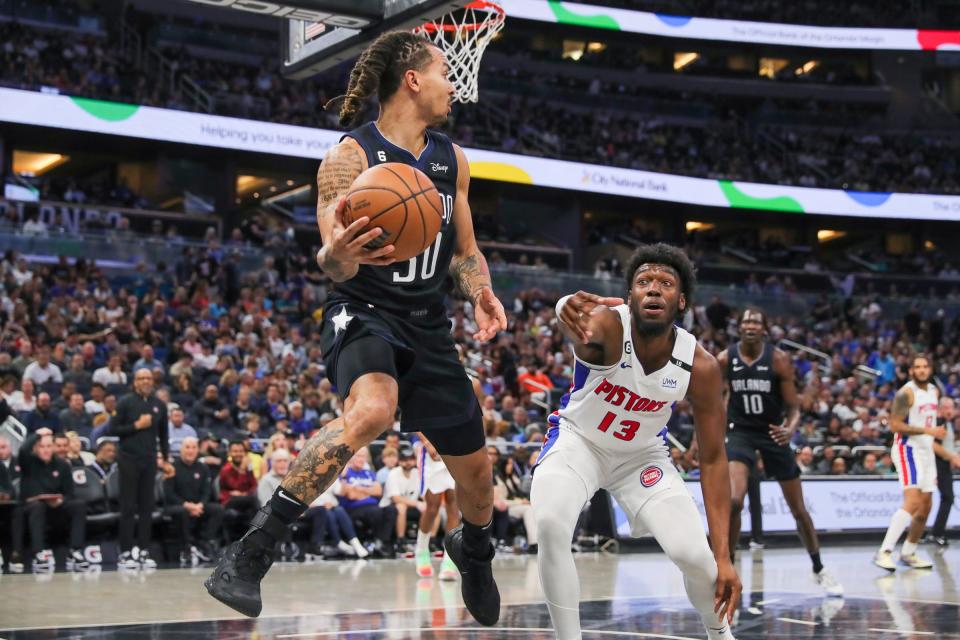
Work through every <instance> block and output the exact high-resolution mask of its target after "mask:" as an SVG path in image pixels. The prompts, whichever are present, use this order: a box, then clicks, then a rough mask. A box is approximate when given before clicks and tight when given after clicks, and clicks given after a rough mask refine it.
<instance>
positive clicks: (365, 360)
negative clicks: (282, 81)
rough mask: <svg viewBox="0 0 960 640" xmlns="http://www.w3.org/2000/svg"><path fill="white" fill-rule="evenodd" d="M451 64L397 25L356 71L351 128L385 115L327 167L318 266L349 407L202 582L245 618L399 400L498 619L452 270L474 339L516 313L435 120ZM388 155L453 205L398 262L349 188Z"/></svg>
mask: <svg viewBox="0 0 960 640" xmlns="http://www.w3.org/2000/svg"><path fill="white" fill-rule="evenodd" d="M449 72H450V68H449V65H448V64H447V61H446V59H445V58H444V55H443V53H442V52H441V51H440V49H438V48H437V47H436V46H434V45H433V44H432V43H430V42H429V41H428V40H426V39H425V38H422V37H420V36H417V35H414V34H412V33H410V32H408V31H393V32H388V33H384V34H383V35H381V36H380V37H378V38H377V39H376V40H375V41H374V42H373V43H372V44H371V45H370V46H369V47H367V49H366V50H365V51H364V52H363V53H362V54H361V55H360V57H359V59H358V60H357V62H356V64H355V65H354V67H353V70H352V71H351V73H350V81H349V85H348V87H347V91H346V95H345V96H343V101H342V105H341V107H340V122H341V124H342V125H343V126H345V127H349V126H355V125H357V124H358V122H359V120H360V118H361V117H362V116H363V112H364V110H365V107H366V105H367V102H368V100H369V99H371V98H372V97H373V96H374V94H376V96H377V98H378V99H379V104H380V114H379V117H378V119H377V120H376V122H369V123H367V124H363V125H361V126H358V127H357V128H355V129H353V130H351V131H350V132H349V133H347V134H346V135H345V136H344V137H343V138H342V139H341V141H340V143H339V144H337V145H335V146H334V147H333V148H331V149H330V151H329V152H328V153H327V155H326V157H325V158H324V160H323V163H322V164H321V165H320V169H319V172H318V174H317V183H318V187H319V198H318V202H317V222H318V224H319V227H320V234H321V236H322V238H323V247H322V249H321V250H320V252H319V253H318V254H317V262H318V263H319V265H320V267H321V269H323V271H324V273H325V274H326V275H328V276H329V277H330V278H331V279H332V280H333V281H334V283H335V284H334V286H333V290H332V291H331V293H330V295H329V297H328V299H327V301H326V303H325V305H324V313H323V325H322V327H321V340H320V341H321V350H322V352H323V354H324V360H325V363H326V367H327V375H328V377H329V378H330V379H331V381H333V382H334V384H335V385H336V387H337V391H338V393H339V394H340V395H341V396H342V397H343V398H344V413H343V415H342V416H340V417H339V418H337V419H336V420H334V421H332V422H330V423H329V424H327V425H326V426H325V427H324V428H323V429H322V430H321V431H320V432H319V433H318V434H317V435H315V436H314V437H313V438H311V439H310V440H309V442H308V443H307V445H306V446H305V447H304V448H303V451H301V453H300V455H299V456H298V457H297V459H296V461H295V462H294V464H293V465H292V467H291V469H290V472H289V473H288V474H287V475H286V477H284V479H283V482H282V483H281V485H280V487H278V488H277V490H276V492H275V493H274V495H273V497H272V498H271V499H270V502H269V503H268V504H266V505H264V506H263V507H262V508H261V509H260V511H259V512H258V514H257V515H256V517H254V519H253V521H252V522H251V524H250V529H249V530H248V531H247V533H246V534H245V535H244V536H243V537H242V538H241V539H240V540H239V541H237V542H235V543H234V544H232V545H231V546H230V547H229V548H228V550H227V552H226V553H225V554H224V557H223V558H222V560H221V562H220V564H219V565H218V566H217V568H216V569H215V570H214V572H213V575H211V576H210V577H209V578H208V579H207V581H206V582H205V586H206V587H207V591H208V592H209V593H210V594H211V595H212V596H213V597H215V598H217V599H218V600H220V601H221V602H223V603H225V604H227V605H228V606H230V607H232V608H234V609H236V610H237V611H239V612H240V613H243V614H245V615H248V616H257V615H259V614H260V611H261V608H262V602H261V598H260V581H261V580H262V579H263V577H264V575H266V573H267V571H268V570H269V569H270V566H271V565H272V563H273V553H272V549H273V546H274V542H275V541H276V540H279V539H282V538H283V536H284V534H285V532H286V530H287V527H288V526H289V525H290V523H292V522H293V521H295V520H296V519H297V518H298V517H299V516H300V515H301V514H303V512H304V511H306V509H307V505H309V504H310V503H311V502H312V501H313V500H314V498H316V496H317V495H318V494H320V493H321V492H322V491H323V490H324V489H326V488H327V486H329V485H330V484H331V483H333V481H334V480H335V479H336V478H337V476H338V475H339V474H340V471H341V470H342V469H343V467H344V465H346V463H347V461H348V460H350V458H351V457H352V456H353V455H354V453H355V452H356V451H357V450H358V449H359V448H361V447H363V446H365V445H367V444H368V443H369V442H371V441H372V440H374V439H375V438H376V437H377V436H378V435H380V434H381V433H383V431H385V430H386V429H387V428H389V427H390V426H391V425H392V424H393V422H394V418H395V416H396V413H397V409H398V408H399V409H400V411H401V429H402V430H404V431H422V432H424V433H426V434H427V436H428V437H429V438H430V441H431V443H433V446H434V447H435V448H436V449H437V451H438V452H439V453H440V455H441V456H443V459H444V463H445V464H446V466H447V468H448V469H450V473H451V474H452V475H453V477H454V478H455V479H456V481H457V498H458V501H457V502H458V504H459V506H460V510H461V511H462V524H461V526H460V527H458V528H457V529H455V530H454V531H452V532H450V533H449V534H448V535H447V537H446V539H445V540H444V546H445V548H446V550H447V552H448V553H449V554H450V556H451V558H452V559H453V561H454V563H456V565H457V567H458V569H459V571H460V573H461V576H462V580H461V585H460V588H461V594H462V596H463V599H464V604H465V605H466V607H467V609H468V610H469V611H470V613H471V614H472V615H473V617H474V618H475V619H476V620H477V622H479V623H481V624H484V625H492V624H495V623H496V622H497V620H498V619H499V615H500V594H499V591H498V589H497V585H496V582H495V581H494V578H493V571H492V560H493V556H494V551H495V549H494V546H493V544H492V542H491V539H490V538H491V535H490V534H491V531H490V529H491V526H490V525H491V524H492V517H493V485H492V482H491V478H492V470H491V466H490V461H489V459H488V458H487V455H486V451H485V449H484V444H485V441H486V440H485V437H484V432H483V422H482V413H481V410H480V406H479V404H478V403H477V399H476V397H475V396H474V395H473V389H472V387H471V384H470V381H469V380H468V378H467V376H466V373H465V372H464V370H463V367H462V366H461V365H460V362H459V358H458V356H457V352H456V349H455V347H454V342H453V338H452V336H451V332H450V323H449V321H448V319H447V315H446V307H445V300H446V292H445V286H444V284H445V281H446V278H447V276H448V275H450V276H451V277H452V279H453V282H454V284H455V286H457V288H458V289H459V290H460V291H461V292H462V293H463V294H464V296H466V298H467V299H468V300H469V301H470V303H471V304H472V307H473V313H474V319H475V321H476V325H477V327H478V331H477V333H476V334H475V335H474V336H473V337H474V339H476V340H478V341H481V342H483V341H487V340H490V339H491V338H493V337H494V336H496V334H497V332H498V331H501V330H503V329H506V316H505V314H504V310H503V305H502V304H501V303H500V301H499V300H497V298H496V296H495V295H494V293H493V287H492V285H491V281H490V272H489V269H488V268H487V263H486V260H485V259H484V257H483V255H482V254H481V253H480V250H479V248H478V247H477V243H476V239H475V237H474V232H473V221H472V218H471V214H470V204H469V202H468V200H467V197H468V191H469V186H470V167H469V164H468V162H467V159H466V156H465V155H464V153H463V150H462V149H460V148H459V147H458V146H456V145H454V144H453V143H452V142H451V141H450V140H449V138H447V137H446V136H445V135H444V134H442V133H438V132H436V131H432V130H431V129H430V127H436V126H439V125H442V124H443V123H445V122H446V120H447V118H448V116H449V114H450V109H451V102H452V100H453V96H454V87H453V84H452V83H451V82H450V79H449V77H448V75H449ZM384 162H402V163H405V164H408V165H411V166H414V167H417V168H418V169H420V170H421V171H423V172H424V173H425V174H426V175H427V176H428V177H429V178H430V179H431V180H432V181H433V183H434V185H435V186H436V187H437V190H438V191H439V193H440V195H441V198H442V201H443V206H444V211H443V219H442V222H441V227H440V231H439V233H438V234H437V237H436V240H435V241H434V243H433V244H432V245H431V246H430V247H429V248H428V249H427V250H426V251H425V252H424V253H423V254H421V255H419V256H416V257H414V258H411V259H410V260H407V261H405V262H396V261H394V260H393V259H392V258H391V257H390V254H391V252H392V251H393V245H390V244H387V245H385V246H382V247H379V248H368V247H370V246H371V245H370V243H371V241H373V240H375V239H376V238H377V237H379V235H380V234H381V233H382V230H381V229H379V228H374V229H372V230H370V231H366V232H362V230H363V229H364V228H365V226H366V225H367V223H368V222H369V218H366V217H361V218H359V219H357V220H355V221H354V222H353V223H351V224H350V225H345V224H344V217H343V214H344V202H345V200H344V196H345V195H346V194H347V193H348V192H349V191H350V188H351V185H352V184H353V182H354V180H355V179H356V178H357V176H359V175H360V174H361V173H362V172H363V171H364V170H365V169H367V168H368V167H370V166H373V165H375V164H381V163H384Z"/></svg>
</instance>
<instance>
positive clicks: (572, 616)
mask: <svg viewBox="0 0 960 640" xmlns="http://www.w3.org/2000/svg"><path fill="white" fill-rule="evenodd" d="M588 497H589V496H588V495H587V488H586V487H585V486H584V483H583V481H582V480H581V479H580V478H579V477H578V476H577V475H576V474H575V473H574V472H573V471H572V470H571V469H570V468H569V467H567V465H566V463H564V462H563V461H562V459H561V458H559V457H557V456H554V459H553V460H551V459H549V458H548V459H547V460H546V461H545V463H544V464H543V465H541V466H540V467H538V468H537V474H536V475H535V476H534V477H533V487H532V489H531V491H530V502H531V504H532V510H533V515H534V518H535V519H536V522H537V529H539V534H540V536H539V544H540V550H539V554H540V555H539V558H538V562H537V565H538V568H539V570H540V585H541V586H542V587H543V594H544V597H545V599H546V601H547V609H548V610H549V611H550V619H551V620H552V621H553V628H554V629H555V630H556V632H557V636H556V637H557V640H581V638H582V635H581V632H580V578H579V576H578V575H577V567H576V564H574V561H573V552H571V551H570V541H571V540H573V530H574V528H575V527H576V526H577V519H578V518H579V517H580V510H581V509H582V508H583V505H584V504H586V502H587V498H588Z"/></svg>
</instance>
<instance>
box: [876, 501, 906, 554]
mask: <svg viewBox="0 0 960 640" xmlns="http://www.w3.org/2000/svg"><path fill="white" fill-rule="evenodd" d="M912 520H913V516H912V515H910V513H909V512H907V511H904V510H903V509H897V512H896V513H895V514H893V517H892V518H890V526H889V527H888V528H887V535H885V536H884V537H883V544H881V545H880V551H893V548H894V547H895V546H897V540H899V539H900V536H902V535H903V532H904V531H906V530H907V527H909V526H910V522H911V521H912Z"/></svg>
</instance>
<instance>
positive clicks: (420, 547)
mask: <svg viewBox="0 0 960 640" xmlns="http://www.w3.org/2000/svg"><path fill="white" fill-rule="evenodd" d="M416 552H417V553H423V552H427V553H430V532H429V531H417V549H416Z"/></svg>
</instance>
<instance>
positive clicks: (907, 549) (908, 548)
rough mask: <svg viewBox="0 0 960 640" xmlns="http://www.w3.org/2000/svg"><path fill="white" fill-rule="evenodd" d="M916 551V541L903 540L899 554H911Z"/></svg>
mask: <svg viewBox="0 0 960 640" xmlns="http://www.w3.org/2000/svg"><path fill="white" fill-rule="evenodd" d="M916 552H917V543H916V542H910V541H909V540H904V541H903V546H902V547H900V555H902V556H912V555H913V554H915V553H916Z"/></svg>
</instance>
